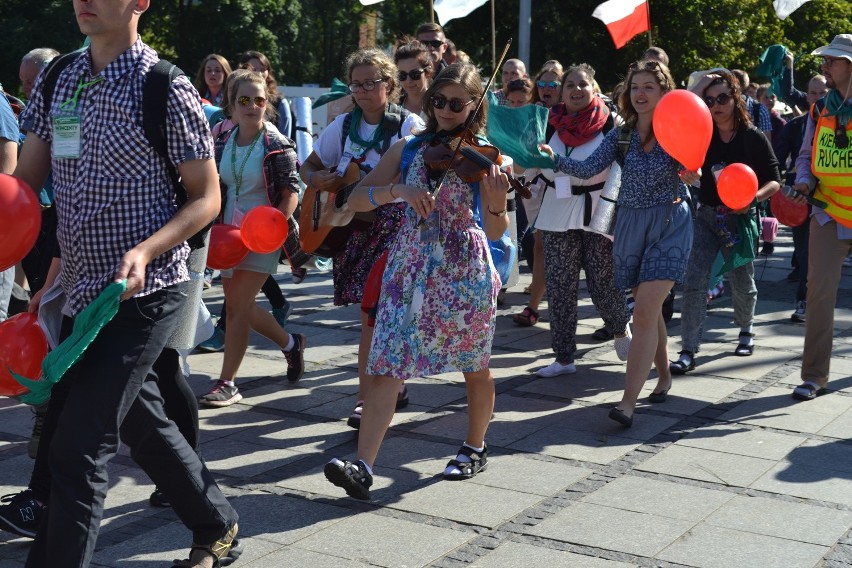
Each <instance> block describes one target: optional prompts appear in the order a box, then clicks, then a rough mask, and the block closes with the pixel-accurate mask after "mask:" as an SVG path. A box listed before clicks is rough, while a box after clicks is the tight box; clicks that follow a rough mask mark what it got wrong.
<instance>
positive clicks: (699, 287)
mask: <svg viewBox="0 0 852 568" xmlns="http://www.w3.org/2000/svg"><path fill="white" fill-rule="evenodd" d="M715 224H716V210H715V208H713V207H699V209H698V211H697V212H696V214H695V220H694V222H693V231H694V233H693V239H692V252H691V253H690V255H689V262H688V264H687V267H686V274H685V276H684V281H683V288H684V290H683V309H682V311H681V339H682V340H683V349H684V351H691V352H692V353H698V348H699V346H700V345H701V336H702V335H703V334H704V319H705V318H706V317H707V287H708V285H709V282H710V276H711V274H710V270H711V267H712V266H713V261H714V260H715V259H716V254H717V253H718V252H719V250H721V251H722V255H723V256H724V257H725V258H726V259H727V258H728V255H729V254H730V251H731V249H730V248H729V247H725V246H723V243H722V242H721V239H720V237H719V236H718V235H717V234H716V231H715V230H714V227H715ZM728 280H729V281H730V283H731V288H732V290H731V298H732V301H733V306H734V321H735V322H736V324H737V325H738V326H740V327H746V326H749V325H751V323H752V321H753V320H754V307H755V305H756V304H757V286H756V285H755V283H754V262H748V263H746V264H744V265H743V266H740V267H739V268H735V269H733V270H731V271H730V272H728Z"/></svg>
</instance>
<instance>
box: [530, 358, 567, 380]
mask: <svg viewBox="0 0 852 568" xmlns="http://www.w3.org/2000/svg"><path fill="white" fill-rule="evenodd" d="M576 372H577V367H575V366H574V363H568V364H567V365H563V364H562V363H560V362H559V361H554V362H553V363H551V364H550V365H548V366H547V367H544V368H542V369H539V370H538V371H536V372H535V374H536V375H538V376H539V377H545V378H550V377H558V376H559V375H573V374H574V373H576Z"/></svg>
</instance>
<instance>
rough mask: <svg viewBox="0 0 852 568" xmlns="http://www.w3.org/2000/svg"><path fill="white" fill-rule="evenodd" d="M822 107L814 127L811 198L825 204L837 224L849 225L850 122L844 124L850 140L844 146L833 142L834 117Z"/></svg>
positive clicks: (851, 186) (851, 208) (851, 223)
mask: <svg viewBox="0 0 852 568" xmlns="http://www.w3.org/2000/svg"><path fill="white" fill-rule="evenodd" d="M827 112H828V111H827V109H825V108H823V109H822V112H821V114H820V116H819V118H818V119H817V121H816V128H815V129H814V144H813V154H812V155H811V172H812V173H813V174H814V176H816V178H817V179H818V180H819V183H818V184H817V188H816V192H815V193H814V198H816V199H819V200H820V201H823V202H825V203H827V204H828V207H826V208H825V212H826V213H828V214H829V215H831V217H832V218H834V219H835V220H836V221H837V222H838V223H840V224H841V225H844V226H846V227H850V228H852V121H850V122H849V123H848V124H847V125H846V135H847V137H848V138H849V139H850V143H849V144H848V145H847V146H846V148H838V147H837V146H835V144H834V131H835V130H836V129H837V117H836V116H826V113H827Z"/></svg>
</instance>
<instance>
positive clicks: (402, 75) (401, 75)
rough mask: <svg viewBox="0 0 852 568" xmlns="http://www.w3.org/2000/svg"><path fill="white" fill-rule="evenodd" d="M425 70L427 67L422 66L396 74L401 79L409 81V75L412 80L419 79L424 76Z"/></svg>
mask: <svg viewBox="0 0 852 568" xmlns="http://www.w3.org/2000/svg"><path fill="white" fill-rule="evenodd" d="M424 71H426V68H425V67H421V68H420V69H415V70H413V71H407V72H406V71H399V72H398V73H397V75H396V76H397V77H398V78H399V80H400V81H408V78H409V77H411V80H412V81H417V80H419V79H420V77H422V76H423V72H424Z"/></svg>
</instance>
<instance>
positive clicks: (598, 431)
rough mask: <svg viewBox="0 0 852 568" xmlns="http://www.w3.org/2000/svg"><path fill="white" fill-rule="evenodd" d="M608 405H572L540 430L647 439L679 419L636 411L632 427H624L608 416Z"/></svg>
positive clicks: (544, 431) (543, 432)
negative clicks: (553, 422) (551, 423)
mask: <svg viewBox="0 0 852 568" xmlns="http://www.w3.org/2000/svg"><path fill="white" fill-rule="evenodd" d="M609 411H610V407H609V406H603V405H596V406H572V407H570V408H569V409H567V410H566V411H565V412H564V413H562V415H561V418H562V420H561V421H560V424H558V425H554V426H549V427H548V428H547V429H545V430H543V431H542V434H545V435H546V434H547V433H548V431H549V430H553V429H556V430H560V431H561V430H564V429H565V428H570V429H571V430H580V431H583V432H590V433H592V434H595V435H597V436H601V437H606V436H619V437H621V438H629V439H632V440H642V441H645V440H648V439H650V438H652V437H654V436H656V435H657V434H659V433H660V432H662V431H663V430H665V429H667V428H669V427H670V426H672V425H674V424H675V423H677V422H678V421H679V420H680V419H678V418H672V417H668V416H657V415H654V414H646V413H638V414H636V415H635V417H634V419H633V427H631V428H624V427H622V426H621V425H620V424H618V423H617V422H615V421H613V420H611V419H610V418H609V417H608V414H609Z"/></svg>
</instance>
